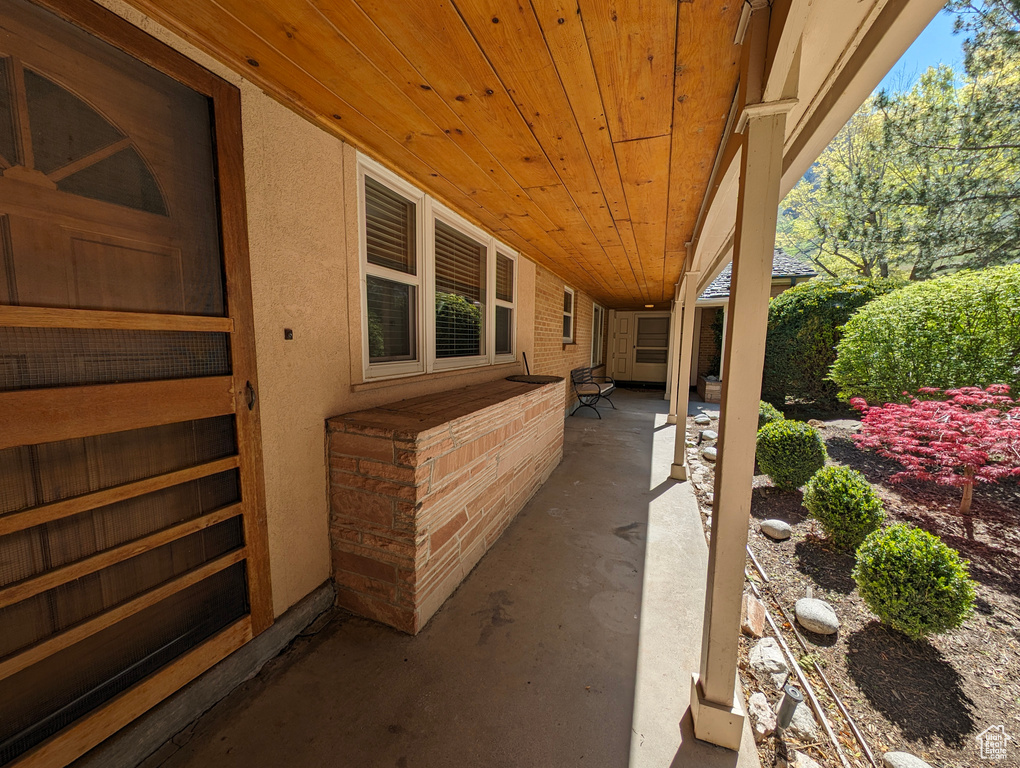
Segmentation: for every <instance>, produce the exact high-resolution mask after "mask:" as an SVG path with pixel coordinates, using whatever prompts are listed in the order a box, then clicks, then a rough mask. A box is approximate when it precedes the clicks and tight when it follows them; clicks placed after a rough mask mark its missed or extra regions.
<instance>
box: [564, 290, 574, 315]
mask: <svg viewBox="0 0 1020 768" xmlns="http://www.w3.org/2000/svg"><path fill="white" fill-rule="evenodd" d="M563 311H564V312H566V313H567V314H573V312H574V294H572V293H571V292H570V291H564V292H563Z"/></svg>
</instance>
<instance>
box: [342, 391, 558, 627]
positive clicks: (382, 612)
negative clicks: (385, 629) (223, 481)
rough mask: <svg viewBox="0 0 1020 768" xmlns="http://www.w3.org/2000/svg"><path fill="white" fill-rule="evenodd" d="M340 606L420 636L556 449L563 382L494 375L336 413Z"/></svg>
mask: <svg viewBox="0 0 1020 768" xmlns="http://www.w3.org/2000/svg"><path fill="white" fill-rule="evenodd" d="M326 431H327V438H328V451H329V488H330V543H331V549H332V563H333V578H334V580H335V581H336V587H337V597H336V604H337V605H338V606H340V607H342V608H346V609H347V610H350V611H353V612H354V613H356V614H358V615H360V616H366V617H368V618H371V619H375V620H377V621H381V622H383V623H384V624H389V625H390V626H393V627H396V628H397V629H400V630H403V631H404V632H410V633H412V634H417V633H418V631H419V630H421V628H422V627H424V626H425V623H426V622H427V621H428V620H429V618H430V617H431V616H432V614H434V613H435V612H436V610H438V608H439V606H440V605H442V604H443V601H444V600H446V598H447V597H449V596H450V594H451V593H452V592H453V591H454V590H455V589H456V588H457V585H459V584H460V582H461V581H463V579H464V577H466V576H467V575H468V573H469V572H470V571H471V569H472V568H473V567H474V566H475V564H476V563H477V562H478V561H479V560H480V559H481V557H482V555H483V554H485V552H486V551H487V550H488V549H489V548H490V547H491V546H492V545H493V544H494V543H495V541H496V539H498V538H499V536H500V534H502V533H503V531H504V530H505V529H506V527H507V525H509V524H510V521H511V520H513V519H514V517H515V516H516V515H517V513H518V512H519V511H520V510H521V508H522V507H523V506H524V505H525V504H526V503H527V501H528V500H529V499H530V498H531V497H532V496H533V495H534V493H535V491H537V490H538V488H539V487H540V486H541V485H542V483H543V482H545V481H546V480H547V479H548V477H549V474H550V473H551V472H552V470H553V469H554V468H555V467H556V465H557V464H559V462H560V459H561V458H562V455H563V384H562V382H560V383H555V384H546V385H536V384H524V383H518V382H510V381H496V382H491V383H487V384H481V385H475V386H471V387H465V388H463V389H457V390H452V391H448V392H442V393H439V394H436V395H427V396H424V397H417V398H414V399H411V400H402V401H400V402H396V403H391V404H389V405H384V406H380V407H378V408H371V409H369V410H365V411H357V412H355V413H347V414H342V415H340V416H334V417H333V418H331V419H329V420H328V421H327V423H326Z"/></svg>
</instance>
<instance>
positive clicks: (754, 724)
mask: <svg viewBox="0 0 1020 768" xmlns="http://www.w3.org/2000/svg"><path fill="white" fill-rule="evenodd" d="M747 714H748V715H749V716H750V718H751V731H752V732H753V733H754V743H755V744H761V743H762V742H763V741H765V737H767V736H771V735H772V734H773V733H775V731H776V713H775V712H773V711H772V707H771V706H769V700H768V699H766V698H765V694H764V693H762V692H761V691H755V692H754V693H752V694H751V698H749V699H748V700H747Z"/></svg>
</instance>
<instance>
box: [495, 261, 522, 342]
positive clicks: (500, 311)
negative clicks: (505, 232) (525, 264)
mask: <svg viewBox="0 0 1020 768" xmlns="http://www.w3.org/2000/svg"><path fill="white" fill-rule="evenodd" d="M516 266H517V262H516V260H515V259H514V258H513V257H512V256H507V255H506V254H505V253H503V252H502V251H496V341H495V351H496V356H497V357H510V358H512V357H513V356H514V336H515V335H516V334H515V333H514V321H515V318H514V291H515V290H516V289H517V285H516V279H515V278H516V275H515V274H514V273H515V268H516Z"/></svg>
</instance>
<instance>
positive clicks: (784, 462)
mask: <svg viewBox="0 0 1020 768" xmlns="http://www.w3.org/2000/svg"><path fill="white" fill-rule="evenodd" d="M755 457H756V458H757V459H758V466H759V468H760V469H761V471H762V472H764V473H765V474H766V475H768V476H769V477H770V478H772V482H773V483H775V485H776V486H777V487H779V488H782V489H784V490H787V491H792V490H795V489H797V488H800V487H801V486H802V485H804V483H806V482H807V481H808V480H810V479H811V475H813V474H814V473H815V472H817V471H818V470H819V469H821V468H822V467H824V466H825V459H826V454H825V443H823V442H822V436H821V435H820V434H819V433H818V430H817V429H815V428H814V427H812V426H811V425H810V424H805V423H804V422H803V421H787V420H786V419H781V420H779V421H773V422H770V423H768V424H766V425H765V426H764V427H762V428H761V429H760V430H758V440H757V445H756V450H755Z"/></svg>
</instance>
